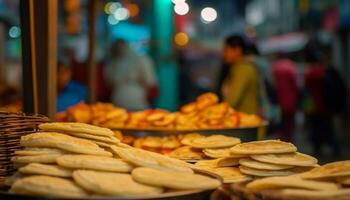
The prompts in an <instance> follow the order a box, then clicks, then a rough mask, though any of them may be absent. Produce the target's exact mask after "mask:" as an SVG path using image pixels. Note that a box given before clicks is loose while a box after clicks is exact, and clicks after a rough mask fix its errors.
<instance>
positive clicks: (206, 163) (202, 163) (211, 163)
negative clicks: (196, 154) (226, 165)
mask: <svg viewBox="0 0 350 200" xmlns="http://www.w3.org/2000/svg"><path fill="white" fill-rule="evenodd" d="M193 167H195V168H196V167H198V168H200V169H206V168H216V167H218V159H214V160H199V161H198V162H196V163H195V164H194V166H193Z"/></svg>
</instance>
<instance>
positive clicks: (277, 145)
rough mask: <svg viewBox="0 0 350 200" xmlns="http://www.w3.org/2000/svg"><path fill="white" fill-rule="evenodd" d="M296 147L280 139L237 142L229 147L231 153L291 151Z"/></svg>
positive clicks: (294, 150) (295, 149)
mask: <svg viewBox="0 0 350 200" xmlns="http://www.w3.org/2000/svg"><path fill="white" fill-rule="evenodd" d="M296 151H297V148H296V146H294V145H293V144H292V143H288V142H283V141H280V140H261V141H253V142H247V143H242V144H237V145H236V146H234V147H232V148H231V153H233V154H270V153H271V154H273V153H293V152H296Z"/></svg>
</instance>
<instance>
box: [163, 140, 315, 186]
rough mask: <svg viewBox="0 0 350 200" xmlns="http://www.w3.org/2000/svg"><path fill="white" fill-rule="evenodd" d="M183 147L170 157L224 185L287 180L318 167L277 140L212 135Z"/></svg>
mask: <svg viewBox="0 0 350 200" xmlns="http://www.w3.org/2000/svg"><path fill="white" fill-rule="evenodd" d="M194 136H195V135H194ZM182 143H184V144H186V145H188V146H184V147H181V148H179V149H177V150H175V151H173V152H172V153H170V156H171V157H175V158H178V159H182V160H185V161H189V162H196V163H195V164H194V165H193V168H195V169H202V170H205V171H209V172H211V173H214V174H216V175H218V176H220V177H221V178H222V179H223V182H224V183H235V182H242V181H247V180H251V179H252V178H254V177H268V176H288V175H292V174H297V173H301V172H305V171H308V170H310V169H312V168H314V167H315V166H317V159H315V158H314V157H311V156H309V155H306V154H302V153H299V152H297V148H296V147H295V146H294V145H293V144H291V143H287V142H282V141H279V140H262V141H253V142H247V143H241V141H240V139H238V138H235V137H228V136H224V135H212V136H208V137H204V136H196V137H194V138H190V139H188V140H185V141H182ZM207 158H211V159H207Z"/></svg>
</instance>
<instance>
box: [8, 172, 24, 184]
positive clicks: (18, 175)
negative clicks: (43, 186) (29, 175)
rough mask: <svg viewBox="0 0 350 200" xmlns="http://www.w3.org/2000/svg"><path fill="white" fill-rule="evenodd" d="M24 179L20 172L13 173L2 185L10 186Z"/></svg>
mask: <svg viewBox="0 0 350 200" xmlns="http://www.w3.org/2000/svg"><path fill="white" fill-rule="evenodd" d="M24 177H26V176H25V175H24V174H21V173H20V172H18V171H17V172H15V173H14V174H12V175H11V176H7V177H6V178H5V181H4V185H6V186H12V185H13V184H14V183H15V182H16V181H17V180H19V179H22V178H24Z"/></svg>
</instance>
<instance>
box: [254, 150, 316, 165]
mask: <svg viewBox="0 0 350 200" xmlns="http://www.w3.org/2000/svg"><path fill="white" fill-rule="evenodd" d="M251 157H252V158H253V159H254V160H257V161H260V162H265V163H272V164H281V165H291V166H304V167H308V166H315V165H316V164H317V159H316V158H314V157H312V156H309V155H306V154H303V153H299V152H295V153H288V154H265V155H252V156H251Z"/></svg>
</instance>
